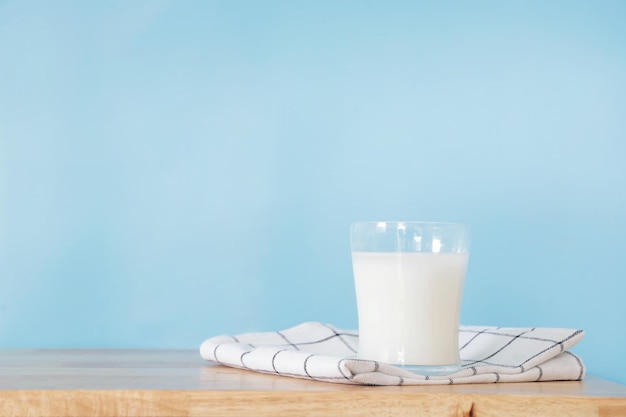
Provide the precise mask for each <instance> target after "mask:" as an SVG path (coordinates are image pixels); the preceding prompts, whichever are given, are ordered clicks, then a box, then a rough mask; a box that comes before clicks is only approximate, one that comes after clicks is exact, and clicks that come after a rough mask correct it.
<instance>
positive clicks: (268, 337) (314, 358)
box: [200, 322, 585, 385]
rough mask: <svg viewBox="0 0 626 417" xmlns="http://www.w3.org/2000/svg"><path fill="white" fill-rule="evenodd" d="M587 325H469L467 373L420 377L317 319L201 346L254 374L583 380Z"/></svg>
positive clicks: (414, 381)
mask: <svg viewBox="0 0 626 417" xmlns="http://www.w3.org/2000/svg"><path fill="white" fill-rule="evenodd" d="M583 335H584V332H583V331H582V330H572V329H558V328H505V327H487V326H461V328H460V330H459V348H460V353H461V367H460V370H458V371H456V372H454V373H452V374H449V375H443V376H423V375H417V374H415V373H412V372H410V371H407V370H405V369H402V368H399V367H396V366H393V365H389V364H385V363H381V362H376V361H371V360H363V359H356V358H355V355H356V351H357V346H358V333H357V332H356V331H351V330H341V329H338V328H336V327H333V326H331V325H328V324H323V323H317V322H309V323H303V324H300V325H298V326H296V327H292V328H290V329H286V330H282V331H276V332H264V333H247V334H241V335H237V336H217V337H213V338H211V339H208V340H206V341H205V342H204V343H202V345H201V347H200V354H201V356H202V357H203V358H204V359H206V360H208V361H211V362H216V363H218V364H221V365H226V366H232V367H235V368H242V369H248V370H251V371H257V372H263V373H269V374H275V375H283V376H289V377H296V378H306V379H313V380H317V381H326V382H335V383H343V384H360V385H426V384H469V383H493V382H530V381H563V380H574V381H576V380H581V379H582V378H583V377H584V376H585V366H584V365H583V362H582V360H581V359H580V358H579V357H578V356H576V355H575V354H573V353H571V352H569V351H568V349H569V348H571V347H572V346H574V345H575V344H576V343H578V342H579V341H580V340H581V339H582V337H583Z"/></svg>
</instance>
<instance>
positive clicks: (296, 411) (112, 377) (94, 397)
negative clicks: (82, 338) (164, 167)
mask: <svg viewBox="0 0 626 417" xmlns="http://www.w3.org/2000/svg"><path fill="white" fill-rule="evenodd" d="M0 416H42V417H46V416H55V417H56V416H81V417H84V416H107V417H109V416H160V417H161V416H296V417H297V416H442V417H447V416H455V417H460V416H473V417H487V416H508V417H515V416H561V417H566V416H584V417H590V416H615V417H617V416H626V386H623V385H619V384H615V383H611V382H608V381H605V380H602V379H599V378H595V377H587V378H586V379H585V381H584V382H539V383H516V384H482V385H477V384H475V385H455V386H426V387H424V386H422V387H416V386H412V387H411V386H405V387H361V386H353V385H340V384H329V383H323V382H315V381H306V380H300V379H294V378H286V377H281V376H275V375H264V374H258V373H253V372H249V371H241V370H238V369H231V368H226V367H223V366H215V365H211V364H209V363H208V362H205V361H203V360H202V359H200V356H199V354H198V352H197V351H194V350H92V349H81V350H0Z"/></svg>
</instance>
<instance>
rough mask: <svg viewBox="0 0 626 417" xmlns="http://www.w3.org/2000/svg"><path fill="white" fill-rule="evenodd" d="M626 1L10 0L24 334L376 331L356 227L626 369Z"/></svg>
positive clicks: (471, 301) (14, 267) (475, 317)
mask: <svg viewBox="0 0 626 417" xmlns="http://www.w3.org/2000/svg"><path fill="white" fill-rule="evenodd" d="M625 20H626V3H624V2H622V1H600V2H586V1H585V2H576V1H562V2H559V1H551V2H543V1H529V2H518V1H478V2H462V1H459V2H425V1H424V2H416V1H406V2H404V1H390V2H388V1H384V2H383V1H377V2H375V1H371V2H368V1H354V2H352V1H342V2H335V1H308V2H305V1H263V2H261V1H252V0H250V1H157V0H146V1H139V0H137V1H130V2H129V1H123V0H119V1H99V2H88V1H79V0H76V1H44V0H41V1H17V0H5V1H3V2H2V1H0V347H5V348H14V347H96V346H97V347H177V348H178V347H180V348H183V347H184V348H195V347H198V346H199V344H200V343H201V342H202V340H204V339H205V338H207V337H210V336H213V335H216V334H221V333H233V332H236V333H239V332H245V331H253V330H254V331H256V330H259V331H260V330H271V329H280V328H284V327H288V326H292V325H295V324H297V323H299V322H302V321H306V320H321V321H326V322H330V323H334V324H336V325H338V326H343V327H351V328H353V327H356V324H357V323H356V305H355V300H354V294H353V284H352V275H351V266H350V253H349V242H348V226H349V223H350V222H351V221H356V220H378V219H403V220H448V221H461V222H467V223H469V224H470V225H471V226H472V229H473V234H474V242H473V253H472V259H471V266H470V271H469V275H468V278H467V285H466V293H465V300H464V307H463V322H464V323H467V324H489V325H505V326H562V327H575V328H583V329H585V330H586V331H587V335H586V338H585V340H584V341H583V342H582V343H581V345H580V346H579V347H578V348H577V349H576V351H577V352H578V353H579V354H580V355H582V357H583V359H584V360H585V362H586V363H587V365H588V367H589V371H590V372H591V373H594V374H597V375H600V376H602V377H605V378H608V379H612V380H615V381H619V382H622V383H626V362H625V361H624V356H623V351H624V348H623V346H625V345H626V325H625V324H624V322H625V321H626V303H625V302H624V294H625V293H626V279H625V278H626V263H625V262H624V257H625V256H626V185H625V182H626V163H625V162H626V117H625V116H626V25H624V21H625Z"/></svg>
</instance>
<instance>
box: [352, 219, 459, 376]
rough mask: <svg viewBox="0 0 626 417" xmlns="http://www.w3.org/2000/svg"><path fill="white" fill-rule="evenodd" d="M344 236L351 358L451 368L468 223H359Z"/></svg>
mask: <svg viewBox="0 0 626 417" xmlns="http://www.w3.org/2000/svg"><path fill="white" fill-rule="evenodd" d="M350 243H351V248H352V268H353V272H354V284H355V289H356V299H357V307H358V317H359V351H358V357H359V358H362V359H369V360H376V361H379V362H384V363H389V364H394V365H399V366H402V367H405V368H407V369H409V370H412V371H414V372H417V373H423V374H426V375H436V374H443V373H448V372H452V371H453V370H454V369H456V367H457V366H458V365H459V363H460V358H459V319H460V311H461V301H462V295H463V283H464V281H465V273H466V270H467V263H468V259H469V230H468V227H467V226H466V225H463V224H460V223H441V222H412V221H380V222H359V223H353V224H352V225H351V226H350Z"/></svg>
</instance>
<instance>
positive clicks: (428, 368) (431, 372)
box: [393, 365, 461, 376]
mask: <svg viewBox="0 0 626 417" xmlns="http://www.w3.org/2000/svg"><path fill="white" fill-rule="evenodd" d="M393 366H395V367H398V368H400V369H403V370H405V371H409V372H411V373H413V374H417V375H423V376H443V375H451V374H453V373H455V372H457V371H459V370H460V369H461V367H460V366H459V365H393Z"/></svg>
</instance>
